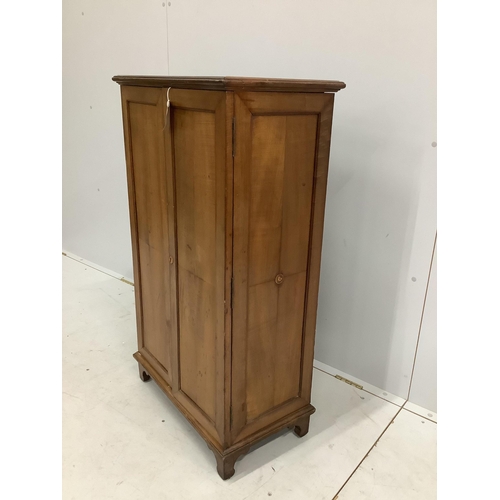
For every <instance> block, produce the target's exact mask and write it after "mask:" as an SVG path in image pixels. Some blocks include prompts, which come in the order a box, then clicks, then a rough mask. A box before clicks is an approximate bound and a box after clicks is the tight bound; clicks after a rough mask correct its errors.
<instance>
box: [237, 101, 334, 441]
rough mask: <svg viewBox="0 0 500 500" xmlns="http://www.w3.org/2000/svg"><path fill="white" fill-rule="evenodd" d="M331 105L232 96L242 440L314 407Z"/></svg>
mask: <svg viewBox="0 0 500 500" xmlns="http://www.w3.org/2000/svg"><path fill="white" fill-rule="evenodd" d="M332 105H333V98H332V96H329V95H316V96H309V95H304V94H280V95H274V96H272V98H270V96H269V94H268V93H239V94H236V96H235V120H236V137H235V159H234V182H235V184H234V253H233V262H234V264H233V266H234V303H233V372H232V376H233V383H232V412H233V413H232V416H233V428H232V435H233V439H235V440H239V439H244V438H245V437H246V436H248V435H249V434H250V433H252V432H256V431H258V430H259V429H260V428H262V427H265V426H266V425H268V424H269V423H270V422H272V421H273V420H274V419H276V418H279V417H281V416H284V415H286V411H287V408H288V409H290V411H291V410H293V409H297V408H300V407H301V406H305V405H307V404H308V403H309V390H308V389H307V388H304V389H305V390H303V388H302V381H303V376H302V373H303V372H302V368H303V365H304V359H303V353H304V347H305V345H306V344H307V343H310V342H311V341H313V337H314V331H313V332H312V336H311V334H310V335H309V337H310V338H309V339H305V318H306V316H305V311H306V310H307V308H306V304H307V299H308V292H309V281H308V276H309V268H310V257H311V252H310V248H311V245H310V243H311V237H312V231H311V227H312V224H313V215H314V201H315V197H314V192H315V179H316V174H317V168H316V167H317V164H318V161H317V160H318V151H319V149H318V138H319V132H320V124H321V122H322V113H327V112H328V111H330V113H331V107H332ZM323 180H324V182H325V183H326V175H325V176H324V179H322V180H321V182H323ZM318 271H319V269H318ZM312 293H313V294H314V293H317V289H316V290H314V289H313V290H312ZM314 313H315V311H314ZM311 363H312V360H311ZM311 363H307V369H312V366H310V365H311ZM309 367H310V368H309ZM309 389H310V388H309Z"/></svg>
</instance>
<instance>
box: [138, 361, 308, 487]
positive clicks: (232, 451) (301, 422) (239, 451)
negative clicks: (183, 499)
mask: <svg viewBox="0 0 500 500" xmlns="http://www.w3.org/2000/svg"><path fill="white" fill-rule="evenodd" d="M134 358H135V359H136V361H137V363H138V365H139V377H140V379H141V380H142V381H143V382H147V381H148V380H150V378H152V379H153V380H154V381H155V382H156V383H157V385H158V386H159V387H160V389H161V390H162V391H163V392H164V393H165V394H166V396H167V397H168V398H169V399H170V401H172V403H173V404H174V405H175V406H176V407H177V409H178V410H179V411H180V412H181V413H182V414H183V415H184V417H185V418H186V419H187V420H188V421H189V423H190V424H191V425H192V426H193V427H194V429H195V430H196V431H197V432H198V434H199V435H200V436H201V437H202V438H203V439H204V440H205V442H206V443H207V446H208V447H209V448H210V450H212V452H213V454H214V456H215V460H216V462H217V472H218V473H219V475H220V477H221V478H222V479H224V480H226V479H229V478H230V477H232V476H233V475H234V464H235V463H236V461H237V460H238V458H240V456H242V455H246V454H247V453H248V451H249V450H250V448H251V447H252V446H254V445H255V444H257V443H258V442H259V441H262V440H263V439H265V438H267V437H269V436H271V435H272V434H276V433H277V432H279V431H281V430H283V429H286V428H289V429H292V430H293V432H294V434H295V435H296V436H297V437H304V436H305V435H306V434H307V433H308V432H309V420H310V418H311V415H312V414H313V413H314V412H315V411H316V408H314V406H313V405H311V404H308V405H307V406H305V407H303V408H301V409H299V410H297V411H296V412H294V413H291V414H289V415H287V416H286V417H284V418H282V419H281V420H278V421H275V422H273V424H272V425H270V426H269V427H267V428H264V429H262V430H260V431H259V432H256V433H255V434H253V435H251V436H248V437H247V438H245V439H244V440H243V441H242V442H239V443H235V444H234V445H232V446H230V447H228V448H227V449H225V450H224V449H222V447H221V445H220V443H217V442H216V441H214V440H213V438H212V437H211V436H210V435H209V434H207V433H206V432H205V430H204V429H203V427H201V426H200V425H199V424H198V422H197V421H196V420H195V419H193V418H192V417H191V415H190V414H189V413H188V412H187V410H186V409H185V408H184V406H182V404H181V403H180V402H179V401H178V400H177V398H176V397H175V395H174V393H173V392H172V388H171V387H170V386H169V385H168V384H167V383H166V382H165V381H164V379H163V378H162V377H161V376H160V375H159V373H158V372H157V371H156V370H155V368H154V367H153V365H151V363H149V361H148V360H147V359H146V358H145V357H144V356H142V355H141V353H140V352H136V353H135V354H134Z"/></svg>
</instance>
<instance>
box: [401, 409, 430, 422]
mask: <svg viewBox="0 0 500 500" xmlns="http://www.w3.org/2000/svg"><path fill="white" fill-rule="evenodd" d="M405 410H406V411H409V412H410V413H413V415H417V417H422V418H425V420H428V421H429V422H432V423H433V424H436V425H437V422H436V421H434V420H432V418H429V417H424V416H423V415H420V413H417V412H415V411H413V410H409V409H408V408H405Z"/></svg>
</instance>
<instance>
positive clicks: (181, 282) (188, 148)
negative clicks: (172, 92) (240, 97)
mask: <svg viewBox="0 0 500 500" xmlns="http://www.w3.org/2000/svg"><path fill="white" fill-rule="evenodd" d="M171 126H172V134H173V149H174V163H175V189H176V203H177V266H178V286H179V295H178V297H179V304H178V310H179V373H180V390H181V391H182V392H183V393H184V394H185V395H186V396H188V397H189V398H190V399H191V400H192V401H193V402H194V403H195V404H196V405H197V406H198V407H199V408H200V409H201V410H202V411H203V413H204V414H205V415H206V416H207V417H208V418H209V419H210V420H211V422H212V423H215V407H216V404H215V402H216V394H215V387H216V380H215V377H216V332H217V307H218V305H217V281H216V280H217V277H216V270H217V264H218V263H217V254H216V222H217V207H216V203H217V191H216V187H217V186H216V143H215V113H214V112H210V111H201V110H193V109H182V108H180V107H174V108H173V110H172V118H171ZM221 215H222V216H223V214H221Z"/></svg>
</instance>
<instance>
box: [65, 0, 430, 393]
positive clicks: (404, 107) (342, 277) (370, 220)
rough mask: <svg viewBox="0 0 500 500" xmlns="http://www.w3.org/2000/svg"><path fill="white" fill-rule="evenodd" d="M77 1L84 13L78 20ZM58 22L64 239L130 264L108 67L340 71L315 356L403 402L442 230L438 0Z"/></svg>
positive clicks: (249, 7)
mask: <svg viewBox="0 0 500 500" xmlns="http://www.w3.org/2000/svg"><path fill="white" fill-rule="evenodd" d="M67 3H68V4H69V2H67ZM75 5H76V6H78V7H76V6H75ZM84 5H85V6H86V7H84ZM125 6H126V10H125ZM86 9H90V11H91V12H92V11H93V17H92V18H90V19H86V20H85V21H83V19H84V18H85V16H81V11H85V10H86ZM165 14H167V15H165ZM78 15H79V16H80V18H78ZM85 15H86V16H87V12H85ZM167 18H168V22H167ZM94 19H95V21H94ZM85 23H88V24H85ZM64 24H65V32H64V39H63V43H64V46H65V54H64V72H65V75H66V76H65V80H64V88H65V95H64V96H63V97H64V106H65V110H64V113H65V114H64V120H65V122H64V124H65V130H66V135H65V138H64V157H63V158H64V168H65V171H64V172H65V176H64V181H65V186H64V187H65V204H64V213H65V221H64V245H65V247H66V248H67V249H68V250H69V251H71V252H73V253H76V254H78V255H81V256H82V257H85V258H87V259H89V260H93V261H94V262H97V263H98V264H101V265H103V266H106V267H109V268H111V269H114V270H116V271H117V272H120V273H122V274H124V275H126V276H131V267H130V266H131V264H130V242H129V231H128V212H127V209H126V188H125V167H124V157H123V144H122V136H121V134H122V132H121V122H120V110H119V89H118V86H117V85H115V86H113V85H114V84H112V83H111V82H110V80H109V78H110V77H111V76H112V75H113V74H118V73H121V74H124V73H129V74H130V73H132V74H134V73H135V74H167V71H168V70H169V71H170V74H172V75H182V74H185V75H240V76H267V77H292V78H324V79H338V80H343V81H345V82H346V84H347V88H346V89H344V90H342V91H340V92H339V93H338V94H337V97H336V104H335V117H334V130H333V141H332V154H331V167H330V177H329V185H328V199H327V211H326V220H325V237H324V250H323V264H322V275H321V290H320V304H319V311H318V327H317V342H316V358H317V359H319V360H320V361H322V362H324V363H326V364H328V365H330V366H334V367H336V368H338V369H340V370H342V371H343V372H346V373H349V374H352V375H354V376H356V377H358V378H360V379H363V380H365V381H367V382H369V383H371V384H373V385H376V386H378V387H382V388H384V389H385V390H387V391H389V392H392V393H394V394H397V395H399V396H401V397H405V398H406V397H407V395H408V390H409V382H410V376H411V370H412V366H413V359H414V356H415V348H416V343H417V336H418V327H419V323H420V317H421V313H422V305H423V297H424V293H425V286H426V279H427V275H428V270H429V265H430V259H431V252H432V244H433V238H434V234H435V230H436V222H435V162H436V158H435V153H436V149H435V148H433V147H432V146H431V143H432V142H433V141H436V49H435V47H436V5H435V1H434V0H418V1H417V0H406V1H401V0H379V1H377V2H373V1H372V0H356V1H353V0H332V1H318V0H311V1H309V2H303V1H298V0H287V1H285V0H274V1H272V0H254V1H247V2H230V1H227V0H226V1H223V0H213V1H206V0H205V1H202V0H197V1H194V0H192V1H187V0H171V5H170V6H168V5H167V6H166V7H163V6H162V2H150V1H140V2H139V1H129V2H117V1H116V2H96V1H92V2H76V3H73V2H71V7H70V8H69V9H68V8H67V7H66V8H65V13H64ZM167 24H168V61H169V68H167V67H166V64H167V49H166V42H167ZM91 101H94V102H96V103H98V105H99V115H98V114H97V113H95V112H94V111H95V110H94V108H93V109H92V110H89V106H90V105H92V102H91ZM99 186H104V189H105V192H104V193H103V190H102V189H101V191H99V192H98V191H97V187H99ZM412 278H415V281H412Z"/></svg>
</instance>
